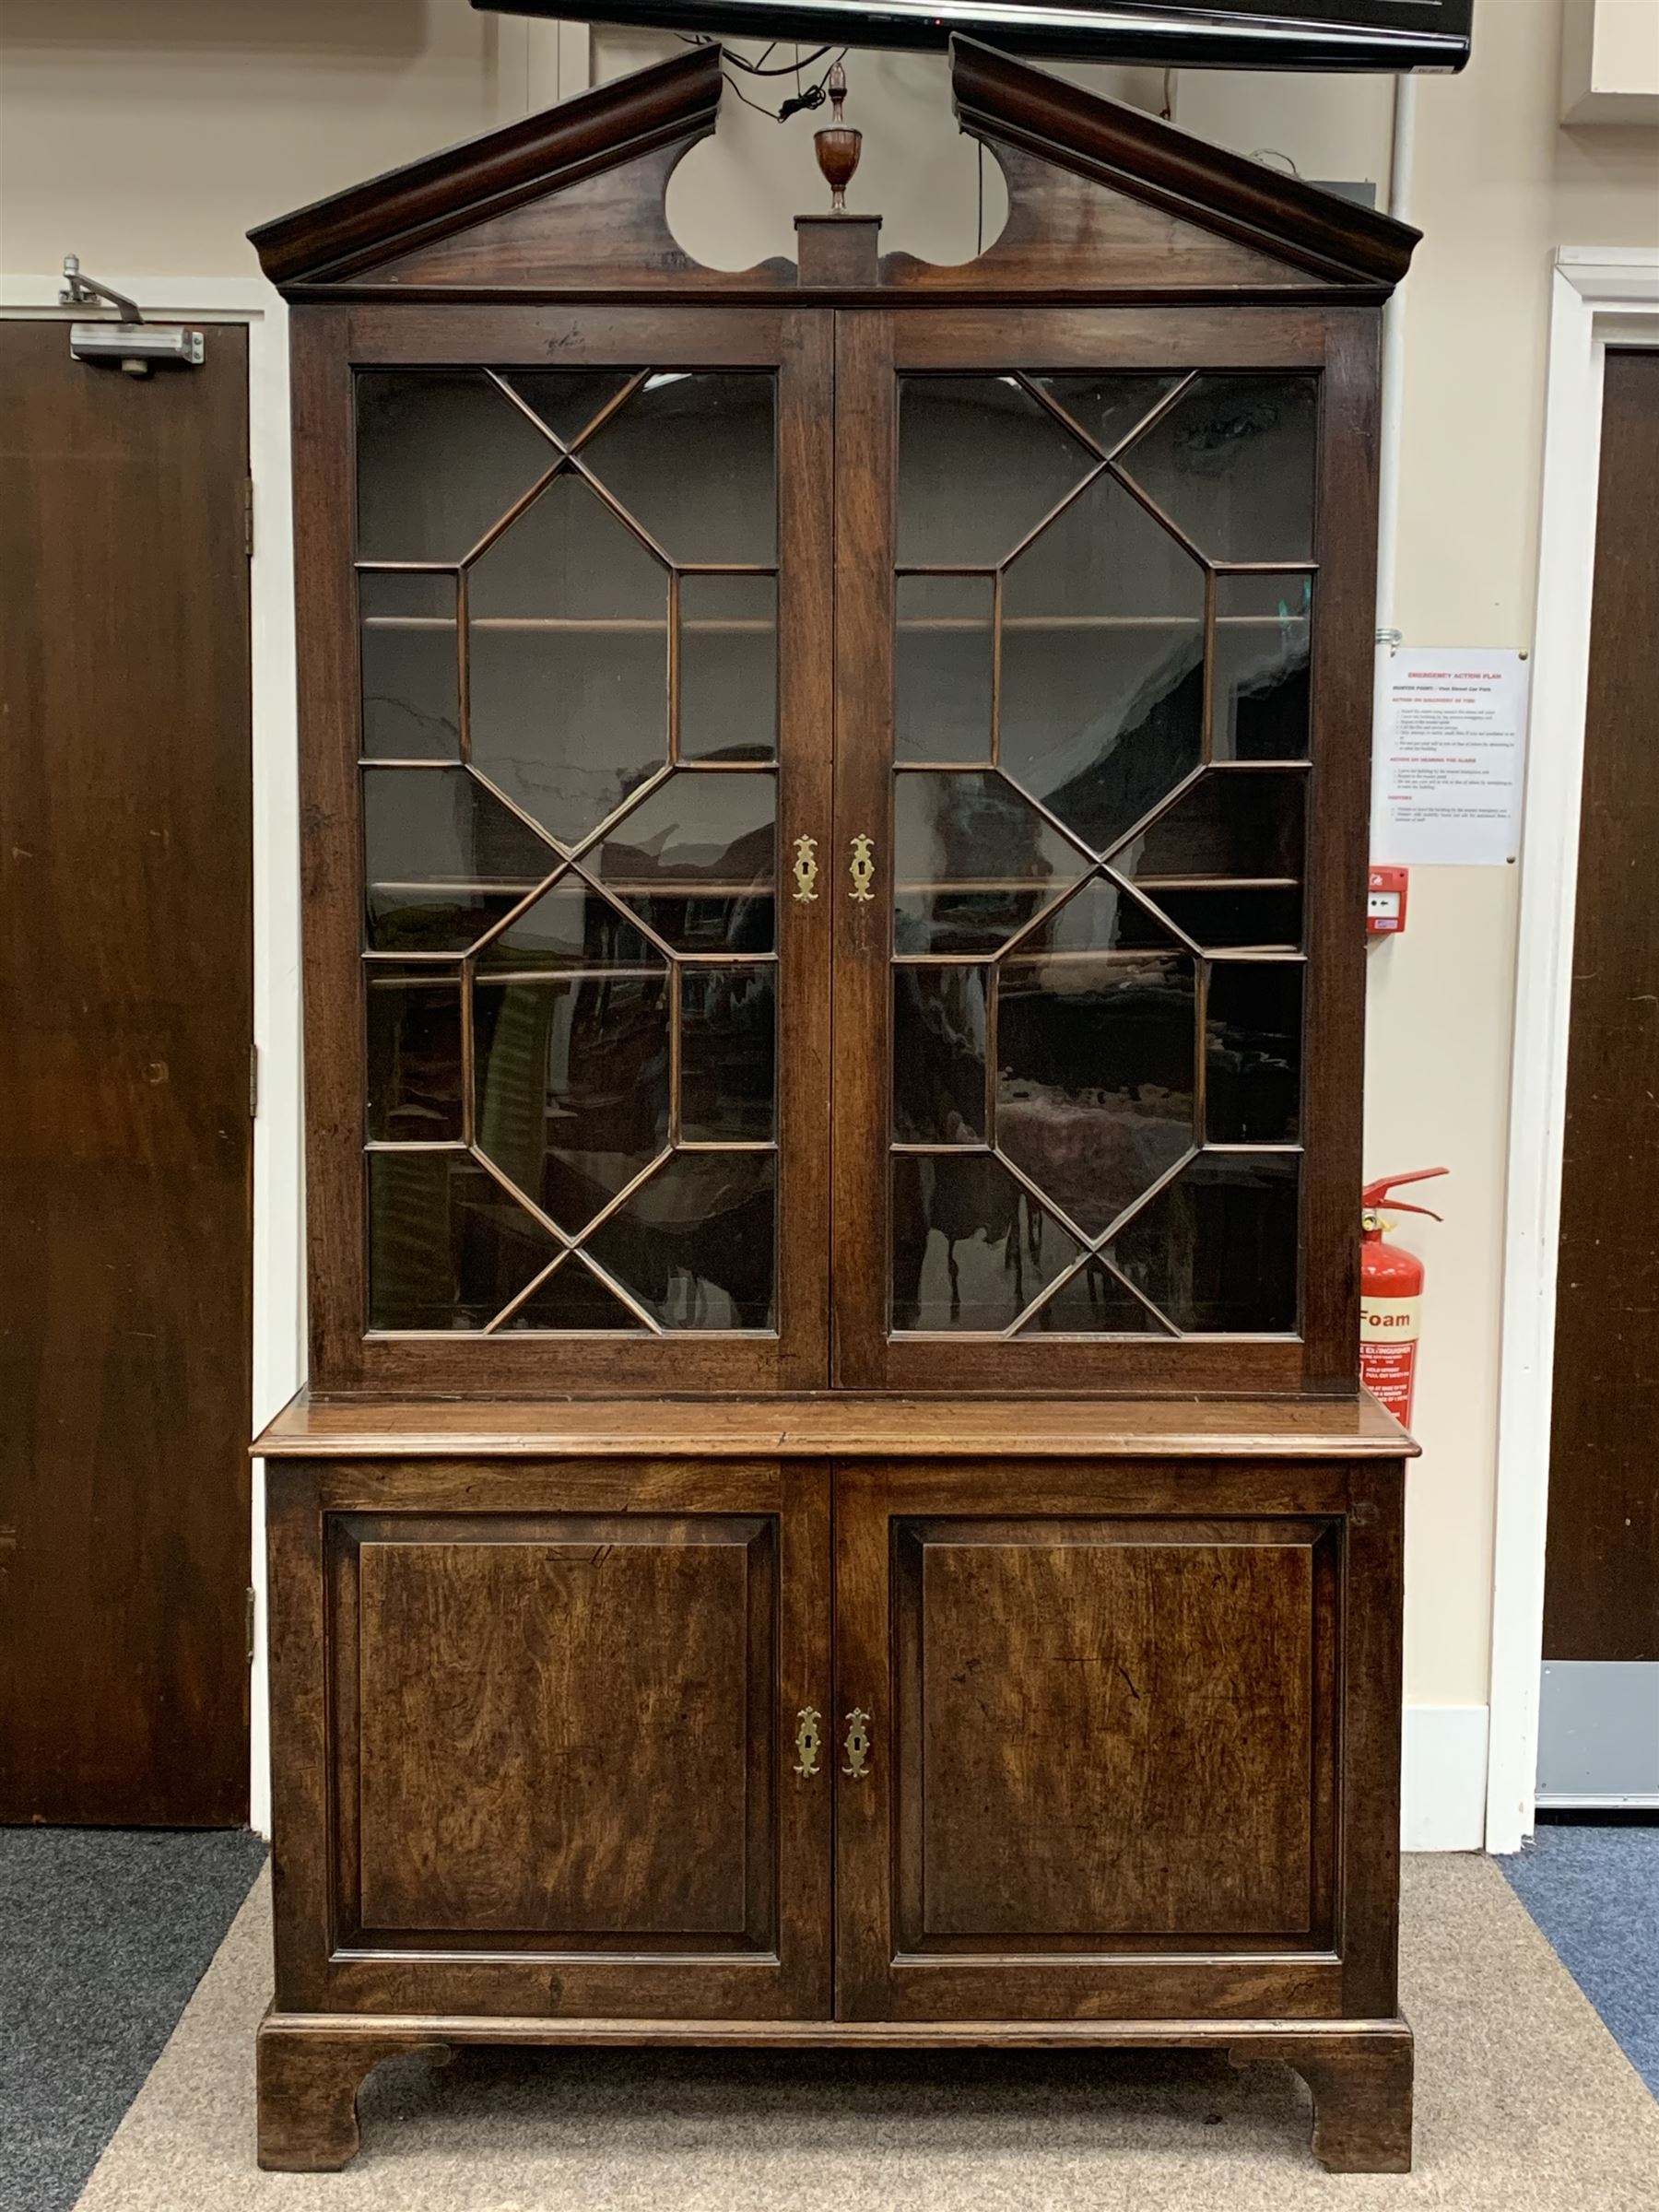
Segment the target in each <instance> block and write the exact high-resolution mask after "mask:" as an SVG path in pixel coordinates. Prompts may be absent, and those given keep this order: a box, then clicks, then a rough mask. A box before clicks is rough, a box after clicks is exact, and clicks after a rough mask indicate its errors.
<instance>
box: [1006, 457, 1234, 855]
mask: <svg viewBox="0 0 1659 2212" xmlns="http://www.w3.org/2000/svg"><path fill="white" fill-rule="evenodd" d="M1001 724H1002V750H1001V755H1000V758H1001V760H1002V763H1003V766H1004V767H1005V768H1006V770H1007V771H1008V773H1009V774H1010V775H1012V776H1013V777H1014V778H1015V780H1016V781H1017V782H1019V783H1021V784H1023V785H1024V786H1025V787H1026V789H1028V790H1029V791H1030V792H1031V793H1032V794H1033V795H1034V796H1036V797H1037V798H1040V799H1041V800H1042V801H1043V802H1044V804H1045V805H1047V806H1051V807H1052V808H1053V811H1054V812H1055V813H1056V814H1057V815H1058V816H1059V817H1060V818H1061V820H1062V821H1063V822H1065V825H1066V827H1067V828H1068V829H1069V830H1073V831H1075V832H1076V834H1077V836H1078V837H1080V838H1081V839H1082V841H1083V842H1084V843H1085V844H1087V845H1088V846H1089V847H1091V848H1092V849H1093V850H1094V851H1096V852H1100V851H1101V850H1103V849H1104V848H1105V847H1106V846H1108V845H1110V844H1111V843H1112V841H1113V840H1114V839H1116V838H1120V837H1122V836H1123V835H1124V832H1125V830H1130V829H1132V828H1133V827H1134V825H1135V823H1136V822H1137V821H1138V820H1139V819H1140V818H1141V817H1142V816H1143V815H1145V814H1146V813H1147V811H1148V810H1149V809H1150V808H1151V807H1153V806H1157V805H1158V803H1159V800H1160V799H1163V798H1165V797H1167V796H1168V794H1170V792H1171V791H1172V790H1173V789H1174V787H1175V786H1176V784H1177V783H1179V782H1180V781H1181V779H1182V776H1184V775H1187V774H1189V773H1190V772H1191V771H1192V770H1193V769H1194V768H1196V767H1197V765H1198V762H1199V760H1200V759H1201V758H1202V754H1203V741H1204V574H1203V571H1202V570H1201V569H1200V568H1199V567H1198V565H1197V563H1196V562H1195V561H1194V560H1192V559H1190V558H1189V557H1188V555H1186V554H1185V553H1183V552H1182V549H1181V547H1179V546H1178V545H1177V544H1176V542H1175V540H1174V539H1173V538H1172V537H1171V535H1170V534H1169V533H1168V531H1166V530H1162V529H1160V528H1159V525H1158V524H1156V523H1155V522H1153V521H1152V519H1151V518H1150V516H1149V515H1148V514H1147V512H1146V510H1145V509H1144V508H1142V507H1141V506H1140V505H1139V504H1138V503H1137V502H1136V501H1135V500H1134V499H1132V498H1131V497H1130V495H1129V493H1128V492H1126V491H1125V490H1124V488H1123V487H1122V485H1120V484H1116V483H1114V482H1112V479H1111V478H1110V477H1100V478H1099V479H1098V480H1097V481H1096V482H1095V483H1094V484H1092V485H1090V487H1089V488H1088V490H1087V491H1086V492H1084V493H1083V494H1082V495H1081V496H1080V497H1079V498H1078V499H1077V500H1073V501H1072V503H1071V505H1070V506H1069V507H1067V508H1066V509H1065V512H1063V513H1062V514H1061V515H1059V516H1058V517H1057V519H1056V520H1055V521H1054V522H1053V523H1052V524H1050V525H1049V526H1048V528H1047V529H1046V530H1044V531H1043V532H1042V534H1041V536H1039V537H1038V538H1037V539H1036V540H1035V541H1034V542H1033V543H1032V545H1031V546H1030V547H1029V548H1028V550H1027V551H1026V552H1024V553H1022V554H1021V555H1020V557H1019V559H1018V560H1016V561H1015V562H1013V564H1012V565H1011V566H1010V568H1009V570H1008V572H1007V576H1006V582H1005V584H1004V591H1003V637H1002V689H1001Z"/></svg>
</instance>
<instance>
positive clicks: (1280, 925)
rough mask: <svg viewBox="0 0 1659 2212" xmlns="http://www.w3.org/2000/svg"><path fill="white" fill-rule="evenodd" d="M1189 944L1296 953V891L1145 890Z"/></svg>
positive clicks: (1298, 899) (1298, 912) (1299, 923)
mask: <svg viewBox="0 0 1659 2212" xmlns="http://www.w3.org/2000/svg"><path fill="white" fill-rule="evenodd" d="M1148 895H1149V896H1150V897H1151V898H1152V899H1153V900H1155V901H1156V902H1157V904H1158V905H1159V907H1160V908H1161V909H1162V911H1163V912H1165V913H1167V914H1168V915H1169V917H1170V919H1171V922H1173V923H1174V924H1175V926H1176V928H1177V929H1180V930H1184V931H1185V933H1186V935H1188V936H1189V937H1191V938H1192V940H1193V942H1194V945H1197V946H1201V947H1204V948H1205V949H1206V950H1208V949H1209V948H1210V947H1215V949H1216V950H1217V951H1218V952H1230V951H1246V950H1249V951H1255V952H1299V951H1300V949H1301V930H1302V895H1301V889H1300V885H1288V886H1287V887H1286V888H1283V889H1276V890H1253V889H1251V888H1248V887H1246V888H1242V889H1229V890H1216V891H1210V890H1155V891H1152V892H1150V893H1149V894H1148Z"/></svg>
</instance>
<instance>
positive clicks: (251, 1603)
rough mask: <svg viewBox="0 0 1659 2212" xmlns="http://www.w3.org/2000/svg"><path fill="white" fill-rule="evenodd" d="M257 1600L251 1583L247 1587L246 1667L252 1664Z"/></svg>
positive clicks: (257, 1608)
mask: <svg viewBox="0 0 1659 2212" xmlns="http://www.w3.org/2000/svg"><path fill="white" fill-rule="evenodd" d="M258 1610H259V1600H258V1598H257V1596H256V1595H255V1594H254V1591H253V1585H252V1583H250V1584H249V1586H248V1665H250V1666H252V1665H253V1624H254V1621H255V1620H256V1619H257V1618H258Z"/></svg>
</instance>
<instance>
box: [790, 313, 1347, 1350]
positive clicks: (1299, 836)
mask: <svg viewBox="0 0 1659 2212" xmlns="http://www.w3.org/2000/svg"><path fill="white" fill-rule="evenodd" d="M837 322H838V331H837V340H836V347H837V351H836V410H837V437H838V443H837V467H836V541H837V595H836V624H837V630H836V657H837V690H836V710H837V712H836V833H835V857H836V868H835V871H834V874H835V883H834V892H835V912H836V952H835V1039H836V1097H835V1116H834V1128H835V1147H836V1154H835V1216H834V1218H835V1252H834V1278H833V1299H834V1314H835V1369H834V1371H835V1379H836V1381H837V1382H840V1383H841V1384H843V1385H852V1386H854V1387H865V1388H898V1389H922V1390H939V1389H963V1390H995V1389H1011V1390H1020V1389H1051V1390H1052V1389H1063V1390H1064V1389H1077V1388H1088V1387H1099V1386H1100V1384H1101V1383H1102V1382H1107V1381H1109V1382H1111V1383H1112V1385H1113V1386H1115V1387H1122V1388H1125V1389H1130V1388H1149V1389H1168V1388H1171V1387H1175V1388H1181V1387H1192V1388H1194V1389H1205V1388H1209V1389H1214V1388H1226V1389H1228V1390H1230V1391H1246V1390H1258V1391H1273V1392H1278V1391H1295V1390H1299V1389H1302V1388H1305V1387H1309V1386H1313V1387H1318V1386H1319V1385H1321V1384H1322V1383H1323V1384H1327V1385H1329V1384H1334V1383H1335V1382H1336V1381H1337V1379H1339V1378H1340V1379H1341V1380H1342V1381H1343V1382H1345V1383H1346V1382H1347V1378H1349V1377H1350V1376H1351V1375H1352V1373H1353V1371H1354V1364H1355V1359H1356V1354H1357V1306H1356V1289H1357V1283H1356V1266H1357V1253H1358V1244H1357V1241H1356V1233H1355V1221H1354V1208H1355V1205H1356V1203H1357V1200H1356V1193H1357V1191H1358V1188H1359V1056H1360V1049H1361V1033H1360V1009H1361V1005H1362V997H1363V991H1362V982H1363V978H1362V972H1361V966H1360V963H1361V959H1362V955H1363V940H1362V935H1361V926H1362V925H1361V913H1362V906H1363V889H1362V871H1363V866H1364V859H1365V846H1364V839H1365V818H1366V808H1367V804H1368V800H1367V793H1368V751H1367V746H1368V729H1369V715H1370V679H1369V671H1370V668H1371V637H1370V625H1371V605H1372V600H1371V592H1372V555H1371V541H1372V539H1373V537H1374V527H1373V524H1372V522H1371V515H1372V512H1373V509H1372V503H1371V501H1372V491H1373V487H1372V483H1371V470H1372V461H1371V445H1372V441H1371V435H1370V431H1371V406H1372V404H1373V403H1372V398H1371V379H1372V366H1373V365H1372V362H1371V348H1372V347H1373V344H1374V339H1373V337H1372V335H1371V333H1370V332H1369V329H1368V328H1366V327H1362V325H1361V324H1360V323H1359V321H1358V320H1357V319H1355V318H1353V317H1350V316H1347V315H1345V314H1344V313H1342V312H1318V311H1312V310H1306V309H1294V308H1293V309H1273V310H1269V309H1261V310H1259V311H1258V310H1253V311H1252V312H1250V313H1249V314H1240V313H1237V312H1217V311H1212V310H1206V309H1201V308H1198V309H1194V308H1189V309H1177V310H1169V311H1142V310H1137V311H1134V312H1130V311H1113V312H1060V311H1057V310H1048V311H1045V310H1041V309H1038V310H1030V311H1022V312H1018V313H1011V312H1007V311H999V310H983V311H982V310H977V309H975V310H966V311H959V312H953V313H951V314H949V315H943V314H938V315H934V314H930V315H925V316H904V315H896V314H890V313H882V312H877V311H873V310H872V311H865V310H848V311H845V312H841V313H840V314H839V315H838V318H837Z"/></svg>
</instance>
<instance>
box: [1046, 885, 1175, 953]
mask: <svg viewBox="0 0 1659 2212" xmlns="http://www.w3.org/2000/svg"><path fill="white" fill-rule="evenodd" d="M1180 948H1181V940H1180V938H1179V937H1177V936H1176V935H1175V934H1174V932H1173V931H1172V930H1171V929H1170V928H1168V927H1167V926H1166V925H1165V924H1164V923H1163V922H1161V921H1160V920H1159V917H1158V915H1157V914H1156V913H1155V912H1153V911H1152V909H1151V908H1150V907H1149V906H1148V905H1147V904H1146V903H1145V901H1144V900H1139V899H1137V898H1135V896H1134V895H1133V894H1132V893H1131V892H1129V891H1127V890H1125V889H1124V888H1122V886H1121V885H1119V884H1117V883H1114V882H1113V881H1112V878H1111V877H1105V876H1091V877H1089V879H1088V882H1087V883H1086V884H1084V885H1083V886H1082V887H1081V888H1080V889H1078V890H1076V891H1074V892H1073V893H1072V895H1071V897H1070V898H1069V899H1068V900H1066V901H1065V905H1064V906H1061V907H1057V908H1056V909H1055V910H1054V912H1053V913H1052V914H1050V915H1049V916H1048V917H1047V918H1046V919H1045V920H1043V921H1042V922H1041V923H1040V924H1038V926H1037V927H1036V928H1035V929H1034V930H1032V932H1031V934H1030V936H1029V937H1022V938H1021V939H1020V941H1019V943H1018V945H1017V946H1016V947H1015V948H1014V950H1013V951H1012V952H1010V953H1009V954H1007V956H1006V959H1005V961H1004V963H1003V965H1004V971H1005V972H1006V973H1008V974H1013V973H1014V972H1016V971H1018V969H1019V968H1020V967H1021V966H1023V965H1024V964H1025V963H1027V962H1029V961H1030V960H1033V959H1036V960H1041V959H1047V958H1048V957H1049V956H1050V955H1051V954H1055V953H1085V952H1142V951H1146V952H1176V951H1179V950H1180Z"/></svg>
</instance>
